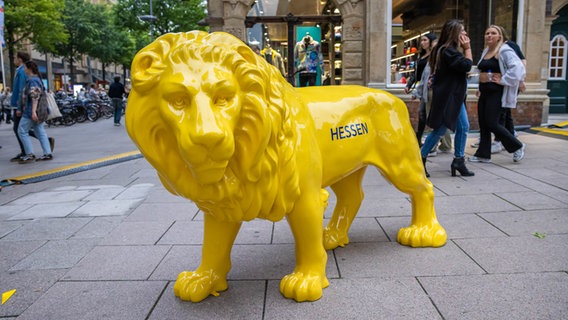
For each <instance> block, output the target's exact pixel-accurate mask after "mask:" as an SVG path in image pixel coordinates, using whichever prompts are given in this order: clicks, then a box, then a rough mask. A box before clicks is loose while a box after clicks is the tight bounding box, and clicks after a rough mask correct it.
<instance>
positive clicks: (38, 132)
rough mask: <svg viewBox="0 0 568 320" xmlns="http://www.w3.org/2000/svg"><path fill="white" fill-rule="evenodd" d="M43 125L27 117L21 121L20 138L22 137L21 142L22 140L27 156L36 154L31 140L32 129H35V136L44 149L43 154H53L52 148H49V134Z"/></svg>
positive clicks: (19, 127) (23, 117)
mask: <svg viewBox="0 0 568 320" xmlns="http://www.w3.org/2000/svg"><path fill="white" fill-rule="evenodd" d="M43 124H44V123H43V122H42V123H37V122H35V121H33V120H32V119H30V118H28V117H26V116H22V118H21V119H20V125H19V126H18V136H19V137H20V140H22V144H23V145H24V150H25V152H26V154H33V153H34V147H33V145H32V141H31V139H30V133H29V131H30V129H34V133H35V136H36V137H37V139H38V140H39V143H40V144H41V148H42V149H43V154H46V155H47V154H51V147H50V146H49V140H48V139H47V133H46V132H45V128H44V127H43Z"/></svg>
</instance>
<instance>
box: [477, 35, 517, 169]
mask: <svg viewBox="0 0 568 320" xmlns="http://www.w3.org/2000/svg"><path fill="white" fill-rule="evenodd" d="M502 30H503V29H502V28H501V27H499V26H495V25H491V26H489V28H487V29H486V30H485V49H484V50H483V52H482V54H481V59H480V60H479V62H478V63H477V68H478V69H479V71H480V74H479V90H478V91H477V96H478V97H479V101H478V103H477V114H478V119H479V136H480V142H479V148H478V149H477V151H476V152H475V154H474V155H473V156H472V157H470V158H469V159H468V160H469V161H471V162H484V163H488V162H491V133H493V134H494V135H495V137H496V138H498V139H499V141H501V144H502V145H503V147H504V148H505V150H507V151H508V152H509V153H513V161H514V162H519V161H521V160H522V159H523V158H524V156H525V147H526V145H525V144H524V143H522V142H521V141H519V139H517V138H516V137H515V136H514V134H513V133H511V131H509V130H507V128H506V127H505V125H504V124H503V123H500V122H499V119H500V117H501V115H502V114H504V113H505V112H506V110H503V109H504V108H515V107H516V105H517V92H518V91H519V85H520V83H521V81H522V80H523V79H524V78H525V74H526V71H525V66H524V65H523V62H522V61H521V59H520V58H519V57H518V56H517V54H516V53H515V51H514V50H513V49H512V48H511V47H510V46H509V45H507V44H506V43H505V40H506V39H505V37H504V36H503V33H502Z"/></svg>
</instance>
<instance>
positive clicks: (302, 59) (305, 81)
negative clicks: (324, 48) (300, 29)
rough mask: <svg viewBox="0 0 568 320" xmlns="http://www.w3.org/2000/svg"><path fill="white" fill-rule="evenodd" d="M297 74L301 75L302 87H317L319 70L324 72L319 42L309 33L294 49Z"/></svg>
mask: <svg viewBox="0 0 568 320" xmlns="http://www.w3.org/2000/svg"><path fill="white" fill-rule="evenodd" d="M294 62H295V65H296V72H299V73H300V87H307V86H308V85H309V86H315V85H316V77H317V72H318V68H319V69H320V71H321V72H323V55H322V53H321V46H320V44H319V42H317V41H315V40H314V39H313V38H312V37H311V36H310V34H309V33H306V36H304V38H303V39H302V40H301V41H299V42H298V43H296V46H295V48H294Z"/></svg>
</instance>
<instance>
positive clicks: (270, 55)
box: [260, 44, 286, 77]
mask: <svg viewBox="0 0 568 320" xmlns="http://www.w3.org/2000/svg"><path fill="white" fill-rule="evenodd" d="M260 55H261V56H262V57H263V58H264V59H266V61H267V62H268V63H270V64H271V65H273V66H275V67H276V68H278V70H280V73H281V74H282V75H283V76H284V77H285V76H286V70H285V69H284V61H283V60H282V56H281V55H280V53H278V52H276V50H272V47H270V45H269V44H267V45H266V46H265V47H264V49H262V51H261V52H260Z"/></svg>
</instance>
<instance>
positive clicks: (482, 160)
mask: <svg viewBox="0 0 568 320" xmlns="http://www.w3.org/2000/svg"><path fill="white" fill-rule="evenodd" d="M467 161H469V162H481V163H491V159H487V158H481V157H476V156H472V157H469V158H467Z"/></svg>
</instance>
